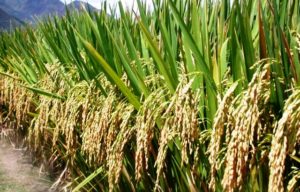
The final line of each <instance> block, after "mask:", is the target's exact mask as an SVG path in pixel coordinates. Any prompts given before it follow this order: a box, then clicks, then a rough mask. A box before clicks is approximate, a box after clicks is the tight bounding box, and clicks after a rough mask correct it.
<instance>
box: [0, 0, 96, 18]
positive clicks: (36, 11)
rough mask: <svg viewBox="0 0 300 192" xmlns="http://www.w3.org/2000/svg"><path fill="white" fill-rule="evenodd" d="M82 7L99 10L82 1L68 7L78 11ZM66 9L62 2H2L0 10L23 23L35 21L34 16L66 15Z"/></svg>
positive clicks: (18, 0) (53, 0)
mask: <svg viewBox="0 0 300 192" xmlns="http://www.w3.org/2000/svg"><path fill="white" fill-rule="evenodd" d="M82 6H84V7H85V8H87V7H90V8H91V10H97V9H96V8H94V7H92V6H91V5H89V4H87V3H84V2H80V1H74V2H72V3H70V4H69V5H68V7H70V8H71V7H74V8H76V9H80V8H82ZM65 7H66V6H65V4H64V3H62V2H61V1H60V0H0V9H2V10H5V11H6V12H7V13H8V14H10V15H13V16H14V17H16V18H19V19H21V20H23V21H33V20H34V16H37V17H41V16H46V15H49V14H57V15H64V14H65Z"/></svg>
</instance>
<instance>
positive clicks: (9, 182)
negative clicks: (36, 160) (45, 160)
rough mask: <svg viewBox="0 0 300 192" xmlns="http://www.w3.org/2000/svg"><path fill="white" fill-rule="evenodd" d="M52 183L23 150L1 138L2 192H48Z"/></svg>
mask: <svg viewBox="0 0 300 192" xmlns="http://www.w3.org/2000/svg"><path fill="white" fill-rule="evenodd" d="M51 183H52V182H51V181H50V179H49V178H48V177H47V176H46V174H45V173H41V172H40V170H39V168H38V167H34V166H33V165H32V163H31V159H30V157H29V156H28V155H25V154H24V151H23V150H21V149H15V148H13V146H12V145H11V144H9V143H8V142H7V141H5V140H3V139H1V138H0V192H47V191H49V188H50V186H51Z"/></svg>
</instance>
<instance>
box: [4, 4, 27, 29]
mask: <svg viewBox="0 0 300 192" xmlns="http://www.w3.org/2000/svg"><path fill="white" fill-rule="evenodd" d="M21 23H22V22H21V21H20V20H18V19H17V18H15V17H14V16H12V15H9V14H8V13H6V12H5V11H3V10H2V9H0V30H3V29H5V30H8V29H10V28H14V27H16V26H19V25H21Z"/></svg>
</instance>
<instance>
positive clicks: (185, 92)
mask: <svg viewBox="0 0 300 192" xmlns="http://www.w3.org/2000/svg"><path fill="white" fill-rule="evenodd" d="M136 2H137V5H138V10H135V11H130V10H126V9H125V8H124V7H123V5H122V4H121V3H120V4H119V6H118V7H117V8H116V9H113V10H111V11H110V13H111V14H110V15H108V14H107V10H108V8H107V7H106V5H105V4H103V10H102V11H101V12H95V13H93V12H89V11H85V12H81V13H79V12H73V13H70V12H67V15H66V16H65V17H61V18H58V17H55V18H51V19H48V20H46V21H43V22H40V23H39V24H38V25H37V26H36V27H30V26H28V27H25V28H23V29H17V30H15V31H14V32H12V33H3V34H1V37H0V42H1V43H0V65H1V71H0V104H1V106H3V107H5V108H3V111H2V113H3V115H2V117H1V121H2V123H3V122H8V118H9V121H10V122H11V121H15V122H16V124H15V127H14V128H15V131H16V132H18V131H20V128H21V127H22V130H25V135H26V137H25V138H26V141H27V144H28V146H29V148H30V150H32V152H34V153H35V155H36V156H37V157H38V158H41V159H44V160H46V162H47V164H48V167H49V168H51V169H52V170H55V172H56V173H57V174H58V179H57V182H56V183H55V185H54V186H53V187H58V186H59V187H64V188H65V189H66V190H74V191H123V190H129V191H143V190H147V191H148V190H154V191H267V190H268V191H274V190H275V191H285V190H288V191H297V190H299V186H300V181H299V178H300V177H299V175H300V172H299V158H300V156H299V134H300V133H299V131H298V129H297V128H298V127H299V120H298V119H299V112H298V111H299V90H298V89H299V88H298V86H299V81H300V79H299V78H300V77H299V75H300V65H299V64H300V59H299V55H300V54H299V47H300V44H299V35H298V34H300V31H299V30H300V28H299V17H298V15H299V13H300V8H299V7H300V6H299V3H300V2H299V1H280V2H279V1H268V0H254V1H250V0H245V1H237V0H236V1H230V0H224V1H210V0H203V1H201V0H199V1H198V0H164V1H157V0H153V9H152V10H149V9H148V8H147V7H146V6H145V4H144V3H143V2H142V1H140V0H137V1H136ZM117 13H118V14H117ZM8 47H9V48H8ZM5 109H6V111H5ZM5 112H6V113H5Z"/></svg>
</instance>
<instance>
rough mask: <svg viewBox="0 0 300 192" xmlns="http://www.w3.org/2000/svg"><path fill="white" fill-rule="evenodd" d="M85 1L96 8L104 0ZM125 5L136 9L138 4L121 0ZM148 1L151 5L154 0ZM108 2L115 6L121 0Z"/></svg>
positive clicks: (133, 1) (129, 0)
mask: <svg viewBox="0 0 300 192" xmlns="http://www.w3.org/2000/svg"><path fill="white" fill-rule="evenodd" d="M61 1H62V2H66V3H70V2H71V1H72V0H61ZM82 1H85V2H88V3H89V4H91V5H93V6H94V7H96V8H98V9H99V8H100V7H101V2H102V1H103V0H82ZM120 1H121V2H122V3H123V5H125V6H126V7H128V8H129V9H131V8H132V7H134V9H136V7H137V5H136V3H135V2H136V0H120ZM144 1H146V2H147V4H148V5H149V4H150V2H152V0H144ZM107 2H108V4H109V5H111V6H115V5H116V4H117V3H118V2H119V0H107Z"/></svg>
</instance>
